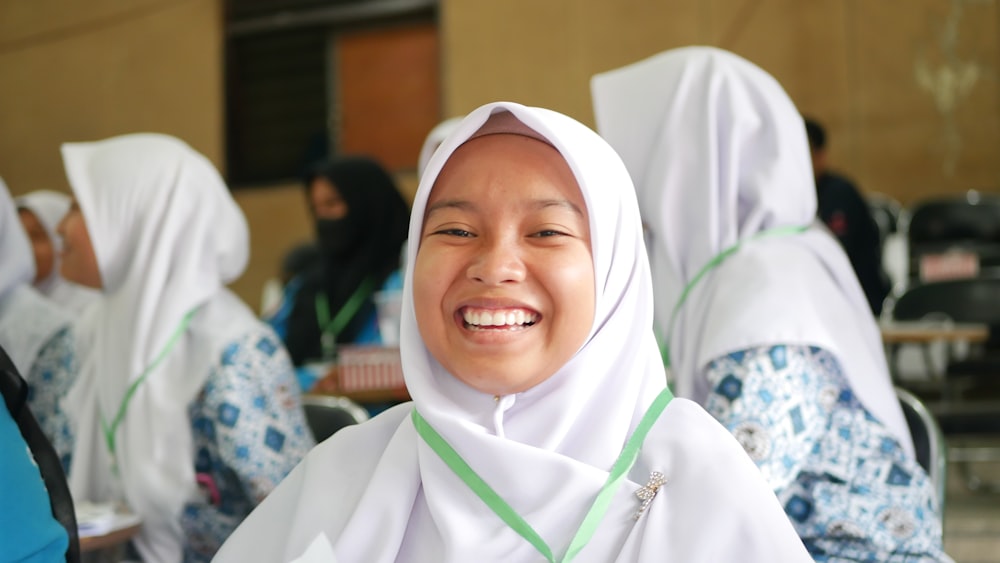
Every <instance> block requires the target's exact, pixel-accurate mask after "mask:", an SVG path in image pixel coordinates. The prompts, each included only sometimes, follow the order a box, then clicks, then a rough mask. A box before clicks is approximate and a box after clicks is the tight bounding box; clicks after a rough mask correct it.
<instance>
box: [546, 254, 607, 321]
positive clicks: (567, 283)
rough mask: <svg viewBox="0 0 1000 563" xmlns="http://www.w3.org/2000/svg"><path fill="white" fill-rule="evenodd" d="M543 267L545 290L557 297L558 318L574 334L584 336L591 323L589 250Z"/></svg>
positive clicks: (593, 296)
mask: <svg viewBox="0 0 1000 563" xmlns="http://www.w3.org/2000/svg"><path fill="white" fill-rule="evenodd" d="M550 266H551V267H549V268H547V269H546V272H547V275H548V281H547V284H546V285H548V286H549V293H550V294H551V295H553V296H554V298H555V299H557V300H559V307H560V308H561V309H562V313H563V314H562V315H561V316H562V318H563V319H564V321H566V322H567V323H568V324H570V325H571V326H570V328H569V330H570V331H571V332H572V333H573V335H574V337H577V336H579V338H580V339H581V340H582V338H584V337H586V335H587V334H589V332H590V328H591V326H593V324H594V303H595V301H596V292H595V287H594V265H593V260H592V259H591V258H590V254H589V253H588V254H584V255H581V256H578V257H575V258H569V259H567V260H566V261H565V262H563V263H561V264H550Z"/></svg>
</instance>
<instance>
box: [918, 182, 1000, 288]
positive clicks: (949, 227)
mask: <svg viewBox="0 0 1000 563" xmlns="http://www.w3.org/2000/svg"><path fill="white" fill-rule="evenodd" d="M906 232H907V240H908V245H909V254H910V272H911V275H912V276H917V275H918V274H919V272H920V261H921V259H922V257H924V256H927V255H936V254H943V253H945V252H948V251H953V250H959V251H964V252H971V253H973V254H975V255H976V256H977V257H978V260H979V266H980V268H981V269H992V268H997V267H1000V195H998V194H982V193H979V192H975V191H970V192H968V193H966V194H965V195H964V196H957V197H946V198H936V199H930V200H925V201H922V202H920V203H918V204H916V205H914V206H913V208H912V210H911V212H910V216H909V220H908V224H907V227H906Z"/></svg>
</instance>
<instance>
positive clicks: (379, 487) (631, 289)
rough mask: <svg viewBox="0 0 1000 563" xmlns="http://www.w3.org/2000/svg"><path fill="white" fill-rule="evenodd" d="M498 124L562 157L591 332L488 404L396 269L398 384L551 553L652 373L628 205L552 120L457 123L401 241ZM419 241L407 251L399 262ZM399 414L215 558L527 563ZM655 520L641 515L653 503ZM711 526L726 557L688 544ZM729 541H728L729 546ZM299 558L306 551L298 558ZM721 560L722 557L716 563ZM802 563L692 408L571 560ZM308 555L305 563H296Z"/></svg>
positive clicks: (325, 460) (738, 463) (502, 105)
mask: <svg viewBox="0 0 1000 563" xmlns="http://www.w3.org/2000/svg"><path fill="white" fill-rule="evenodd" d="M502 111H508V112H510V113H512V114H513V115H514V117H516V119H517V120H519V121H520V122H521V123H522V124H523V125H526V126H527V127H528V128H530V129H531V130H533V131H534V132H537V134H538V135H539V136H541V137H542V138H544V139H546V140H547V141H548V142H550V143H551V145H553V146H554V147H555V148H556V149H557V150H558V151H559V152H560V153H561V154H562V155H563V157H564V158H565V159H566V161H567V163H568V165H569V167H570V169H571V170H572V172H573V174H574V176H575V178H576V180H577V182H578V183H579V186H580V189H581V191H582V193H583V197H584V200H585V202H586V205H587V209H588V212H589V218H590V232H591V245H592V252H593V260H594V281H595V284H596V286H595V287H596V307H595V318H594V322H593V325H592V326H591V329H590V333H589V336H588V337H587V339H586V341H585V343H584V344H583V346H582V347H581V348H580V350H579V351H578V352H577V353H576V355H575V356H574V357H573V358H571V359H570V360H569V361H568V362H567V363H566V364H565V365H564V366H563V367H562V368H561V369H559V370H558V371H557V372H556V373H555V374H554V375H552V376H551V377H550V378H549V379H548V380H546V381H544V382H542V383H540V384H539V385H537V386H535V387H533V388H531V389H529V390H527V391H525V392H522V393H517V394H515V395H508V396H504V397H499V398H494V397H493V396H492V395H488V394H485V393H482V392H480V391H477V390H475V389H473V388H471V387H468V386H466V385H465V384H464V383H462V382H461V381H459V380H458V379H456V378H455V377H453V376H452V375H451V374H449V373H448V372H446V371H445V370H444V368H442V367H441V365H440V364H439V363H438V362H437V361H436V360H435V359H434V357H433V356H432V355H431V353H430V352H429V351H428V349H427V347H426V346H425V345H424V343H423V340H422V339H421V336H420V333H419V330H418V328H417V321H416V317H415V313H414V306H413V299H414V296H413V279H412V276H413V274H412V270H413V269H412V268H411V269H410V270H409V271H408V272H407V277H406V282H405V287H404V298H403V312H402V315H403V319H402V327H401V346H400V350H401V355H402V362H403V373H404V376H405V379H406V385H407V388H408V389H409V392H410V395H411V396H412V397H413V404H412V406H414V407H415V408H416V409H417V410H418V411H419V412H420V414H421V415H422V416H423V418H424V419H426V420H427V421H428V422H429V423H430V425H431V426H432V427H433V428H435V429H436V430H437V431H438V433H440V435H441V436H443V437H444V439H445V440H446V441H447V442H448V443H449V444H450V445H451V446H452V447H453V448H454V449H455V450H456V451H457V452H458V453H459V454H460V455H461V456H462V458H463V459H465V460H466V461H467V462H468V463H469V464H470V466H472V468H473V469H474V470H475V471H476V472H477V473H478V474H479V475H480V476H481V477H482V478H483V480H485V481H486V482H487V483H489V484H490V486H492V488H493V489H494V490H495V491H496V492H497V493H498V494H499V495H500V496H501V497H502V498H504V499H505V500H506V501H507V502H508V503H509V505H510V506H511V507H513V508H514V509H515V510H516V511H517V512H518V513H519V514H520V515H522V516H523V517H524V518H525V520H527V521H528V522H529V523H530V524H531V525H532V526H533V527H534V528H535V530H537V531H538V533H539V535H540V536H541V537H542V538H544V539H545V540H546V541H547V542H548V544H549V545H550V546H551V547H552V550H553V551H554V552H555V553H556V555H557V557H558V556H561V554H562V553H563V552H564V551H565V549H566V547H567V546H568V545H569V543H570V539H571V538H572V537H573V534H574V533H575V532H576V529H577V527H578V526H579V525H580V521H581V520H582V518H583V515H584V514H586V513H587V510H588V509H589V507H590V504H591V503H592V502H593V500H594V498H595V496H596V495H597V492H598V491H599V490H600V489H601V486H602V485H603V483H604V481H605V480H606V479H607V477H608V472H609V470H610V468H611V467H612V464H613V462H614V461H615V459H616V458H617V457H618V454H619V452H620V451H621V449H622V447H623V445H624V444H625V443H626V440H627V439H628V437H629V436H630V435H631V433H632V432H633V431H634V430H635V429H636V426H637V424H638V423H639V420H640V418H641V417H642V415H643V414H644V413H645V411H646V410H647V408H648V407H649V406H650V404H651V403H652V401H653V400H654V398H655V397H656V396H657V394H658V393H659V392H660V391H661V390H662V389H663V387H664V382H665V375H664V371H663V367H662V365H661V362H660V358H659V353H658V350H657V347H656V342H655V339H654V337H653V334H652V331H651V330H650V326H651V323H652V307H651V300H652V287H651V281H650V277H649V271H648V263H647V259H646V257H645V250H644V248H643V242H642V233H641V229H640V225H639V217H638V210H637V208H636V203H635V199H634V198H635V196H634V193H633V189H632V187H631V185H630V182H629V178H628V174H627V172H626V170H625V168H624V167H623V166H622V163H621V161H620V160H619V159H618V157H617V155H615V154H614V151H613V150H611V148H610V147H609V146H608V145H607V144H606V143H605V142H604V141H603V140H602V139H601V138H600V137H598V136H597V135H596V134H595V133H594V132H593V131H591V130H590V129H587V128H586V127H584V126H583V125H581V124H580V123H577V122H576V121H573V120H572V119H570V118H568V117H566V116H563V115H561V114H557V113H555V112H552V111H548V110H544V109H538V108H529V107H524V106H521V105H518V104H513V103H507V102H498V103H494V104H489V105H486V106H483V107H481V108H479V109H478V110H476V111H474V112H472V113H471V114H469V116H468V117H466V118H465V119H464V121H462V123H461V124H460V125H459V127H458V128H457V129H456V131H455V132H453V133H452V135H451V136H449V137H448V138H447V139H446V140H445V141H444V143H443V144H442V145H441V147H440V148H439V149H438V151H437V152H436V153H435V154H434V156H433V157H432V158H431V160H430V162H429V163H428V166H427V170H426V172H425V174H424V176H423V178H422V179H421V182H420V186H419V188H418V190H417V193H416V197H415V201H414V205H413V212H412V215H411V221H410V233H409V236H410V240H411V241H420V240H421V232H422V226H423V217H424V212H425V209H426V205H427V201H428V197H429V195H430V193H431V189H432V187H433V186H434V182H435V180H436V178H437V176H438V174H439V173H440V171H441V169H442V167H443V166H444V164H445V162H447V160H448V159H449V158H450V157H451V155H452V153H454V151H455V150H456V149H457V148H458V147H459V146H460V145H462V144H463V143H464V142H465V141H466V140H467V139H469V138H470V136H472V135H473V134H474V133H476V132H477V131H478V130H479V129H480V128H481V127H482V126H483V125H484V123H486V122H487V120H488V119H489V118H490V116H491V115H492V114H493V113H496V112H502ZM418 251H419V244H417V243H414V244H411V245H410V248H409V262H410V263H414V262H415V259H416V256H417V253H418ZM410 409H411V405H402V406H400V407H397V408H395V409H393V410H390V411H388V412H386V413H384V414H383V415H380V416H378V417H376V418H374V419H373V420H372V421H369V422H368V423H364V424H362V425H358V426H354V427H350V428H348V429H345V430H342V431H340V432H339V433H337V434H335V435H334V436H333V437H332V438H331V439H329V440H327V441H326V442H324V443H323V444H321V445H320V446H318V447H317V448H316V449H314V450H313V451H312V452H311V453H310V455H309V456H308V457H307V459H306V461H305V462H303V463H302V464H300V466H299V467H298V468H296V470H295V471H293V472H292V474H291V475H289V477H288V478H287V479H286V480H285V482H283V483H282V485H281V486H279V487H278V489H277V490H276V491H274V492H273V493H272V494H271V496H269V497H268V498H267V499H266V500H265V501H264V503H263V504H262V505H261V506H260V507H259V508H258V509H257V511H255V512H254V513H252V514H251V515H250V517H249V518H248V519H247V520H246V521H245V522H244V524H243V525H242V526H241V528H240V529H238V530H237V531H236V533H235V534H234V535H233V536H232V537H231V538H230V540H229V542H227V544H226V545H225V546H223V548H222V550H221V551H220V553H219V555H218V556H217V559H216V561H219V562H226V561H242V560H246V559H248V558H256V559H257V560H261V561H278V560H282V561H287V560H290V559H293V558H296V557H299V556H301V555H302V554H303V553H304V552H306V550H307V548H309V547H310V546H313V550H314V551H315V552H318V553H322V552H323V551H324V550H323V549H320V547H321V546H317V544H316V543H314V542H317V541H319V542H320V543H322V541H324V539H325V540H326V541H329V542H330V544H331V545H332V546H333V552H334V553H336V556H337V557H338V558H339V559H338V560H340V561H348V562H353V561H366V562H371V561H380V562H385V561H421V562H422V561H472V560H481V561H501V560H508V561H536V560H541V556H540V555H539V553H538V552H537V551H536V550H535V548H534V547H532V545H531V544H529V543H528V542H527V541H526V540H525V539H523V538H522V537H520V536H519V535H518V534H517V533H516V532H514V531H513V530H511V529H510V528H509V527H507V525H506V524H504V522H503V521H502V520H500V518H499V517H497V515H496V514H494V513H493V512H491V511H490V510H489V509H488V508H487V507H486V505H485V504H484V503H483V501H482V500H481V499H479V498H478V497H477V496H476V495H475V494H474V493H473V492H472V491H471V490H470V489H469V487H468V486H466V485H465V484H464V483H463V482H462V481H461V480H460V479H459V478H458V477H457V476H456V475H455V474H454V473H453V472H452V471H451V470H450V469H449V468H448V467H447V466H446V465H445V464H444V463H443V462H442V460H441V459H440V458H439V457H438V455H437V454H436V453H435V452H434V451H433V450H432V449H431V448H430V447H429V446H428V445H427V444H426V443H425V442H424V441H423V440H422V439H421V438H420V437H419V436H418V435H417V433H416V431H415V430H414V426H413V424H412V423H411V420H410V417H409V414H410ZM652 470H661V471H663V472H664V473H665V474H666V475H667V479H668V481H669V482H671V483H674V485H673V486H672V487H671V488H670V490H669V492H666V493H664V496H663V497H661V498H660V499H659V500H661V501H662V504H660V505H659V506H654V507H652V508H650V510H648V511H647V512H646V514H644V515H643V516H642V518H641V519H639V520H638V521H636V520H635V519H634V518H633V516H634V514H635V512H636V509H637V508H638V505H639V504H638V501H637V500H636V497H635V496H634V495H635V492H636V491H637V490H638V488H639V487H640V486H642V485H644V484H645V483H646V482H647V479H648V476H649V475H650V471H652ZM654 505H655V503H654ZM708 520H712V524H711V525H712V527H715V526H716V525H718V526H719V529H720V530H722V532H721V533H723V534H726V533H730V534H731V536H729V537H731V538H732V539H733V541H732V543H730V544H728V545H726V546H722V545H719V544H718V542H714V541H712V540H711V539H710V538H709V537H708V536H707V535H705V534H704V533H703V531H704V530H705V529H707V527H708V525H709V522H708ZM737 538H739V540H738V541H737ZM310 553H312V551H310ZM718 555H721V557H716V556H718ZM737 556H738V557H739V558H740V560H742V561H748V562H754V561H777V560H782V561H788V560H796V561H808V560H809V559H808V556H807V554H806V553H805V550H804V548H803V547H802V545H801V542H800V541H799V539H798V537H797V536H796V535H795V533H794V531H793V530H792V528H791V525H790V523H789V522H788V519H787V517H785V515H784V513H783V512H782V511H781V508H780V506H779V505H778V503H777V501H776V499H775V498H774V495H773V494H772V493H771V492H770V490H769V489H768V488H767V486H766V484H765V483H764V482H763V479H762V478H761V477H760V473H759V471H757V469H756V467H754V466H753V464H752V463H751V462H750V460H749V458H748V457H747V456H746V455H745V454H744V453H743V451H742V449H741V448H740V446H739V445H738V444H737V443H736V442H735V439H733V438H732V437H731V436H730V435H729V434H728V433H727V432H726V431H725V429H724V428H722V427H721V426H720V425H719V424H718V423H716V422H715V421H714V420H713V419H711V417H710V416H709V415H708V414H707V413H705V411H704V410H702V409H700V407H697V406H696V405H694V404H693V403H691V402H689V401H685V400H683V399H677V400H674V401H673V402H672V403H671V404H669V405H668V406H667V408H666V410H665V411H664V412H663V415H662V416H661V417H660V420H659V422H658V424H657V426H656V427H654V429H653V431H652V432H651V433H650V435H649V437H647V439H646V441H645V443H644V446H643V450H642V454H641V458H640V460H639V461H638V462H637V464H636V466H635V467H634V468H633V471H632V473H630V474H629V478H627V479H626V480H625V482H624V484H623V486H622V488H621V490H619V491H618V494H617V495H616V496H615V497H614V498H613V501H612V503H611V506H610V508H609V510H608V513H607V514H606V516H605V518H604V520H603V521H602V523H601V525H600V527H599V528H598V529H597V533H596V535H595V536H594V537H593V539H592V540H591V541H590V543H589V544H588V545H587V547H586V548H585V549H584V550H583V551H582V552H581V553H580V555H579V557H578V558H577V560H578V561H604V562H606V561H614V560H619V561H654V560H656V561H659V560H675V561H682V560H683V561H717V560H726V558H727V557H728V558H729V559H730V560H733V558H734V557H737ZM306 559H309V558H304V559H303V560H306Z"/></svg>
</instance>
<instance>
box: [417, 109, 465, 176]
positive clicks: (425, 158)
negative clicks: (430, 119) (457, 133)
mask: <svg viewBox="0 0 1000 563" xmlns="http://www.w3.org/2000/svg"><path fill="white" fill-rule="evenodd" d="M461 122H462V118H461V117H452V118H451V119H446V120H444V121H442V122H441V123H438V124H437V125H435V126H434V128H433V129H431V132H430V133H428V134H427V138H426V139H424V145H423V146H422V147H420V159H419V160H417V177H418V178H419V177H421V176H423V175H424V170H425V169H427V163H428V162H430V160H431V157H432V156H434V151H436V150H437V148H438V147H439V146H440V145H441V141H444V140H445V139H446V138H448V135H450V134H451V132H452V131H454V130H455V129H456V128H457V127H458V124H459V123H461Z"/></svg>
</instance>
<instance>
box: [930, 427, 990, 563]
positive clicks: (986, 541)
mask: <svg viewBox="0 0 1000 563" xmlns="http://www.w3.org/2000/svg"><path fill="white" fill-rule="evenodd" d="M983 444H984V445H991V446H996V447H1000V438H997V439H993V440H990V441H986V442H984V443H983ZM969 467H970V469H971V470H972V471H973V473H974V474H975V475H977V476H979V477H980V478H982V479H983V480H984V481H992V482H993V483H994V484H995V485H996V486H997V487H998V489H997V490H995V491H992V492H991V491H988V490H980V491H976V492H973V491H969V490H968V489H967V488H966V487H965V484H964V482H963V479H962V476H961V467H960V466H959V465H958V464H956V463H949V464H948V491H947V493H946V495H947V496H946V501H945V517H944V518H945V519H944V548H945V551H946V552H947V553H948V555H950V556H951V557H952V558H953V559H955V561H956V562H958V563H987V562H989V563H1000V462H980V463H973V464H970V465H969Z"/></svg>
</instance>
